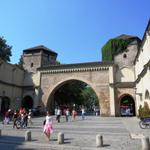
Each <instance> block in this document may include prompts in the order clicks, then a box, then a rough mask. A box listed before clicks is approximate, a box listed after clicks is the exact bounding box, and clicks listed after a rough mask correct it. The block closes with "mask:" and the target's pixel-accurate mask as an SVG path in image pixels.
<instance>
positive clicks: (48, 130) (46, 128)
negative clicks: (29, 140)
mask: <svg viewBox="0 0 150 150" xmlns="http://www.w3.org/2000/svg"><path fill="white" fill-rule="evenodd" d="M43 132H44V134H45V135H46V137H47V139H48V140H50V136H51V134H52V133H53V127H52V116H51V115H50V113H49V112H47V115H46V119H45V124H44V128H43Z"/></svg>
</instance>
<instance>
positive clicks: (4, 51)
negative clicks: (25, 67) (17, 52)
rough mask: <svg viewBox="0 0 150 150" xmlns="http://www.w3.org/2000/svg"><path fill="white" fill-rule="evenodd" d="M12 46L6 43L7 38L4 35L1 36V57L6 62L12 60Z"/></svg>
mask: <svg viewBox="0 0 150 150" xmlns="http://www.w3.org/2000/svg"><path fill="white" fill-rule="evenodd" d="M11 48H12V46H9V45H7V44H6V40H5V39H4V38H3V37H0V58H1V59H2V60H4V61H6V62H9V61H10V56H12V54H11Z"/></svg>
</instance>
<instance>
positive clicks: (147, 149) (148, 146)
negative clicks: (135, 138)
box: [142, 136, 150, 150]
mask: <svg viewBox="0 0 150 150" xmlns="http://www.w3.org/2000/svg"><path fill="white" fill-rule="evenodd" d="M142 150H150V143H149V137H148V136H146V137H145V136H144V137H143V138H142Z"/></svg>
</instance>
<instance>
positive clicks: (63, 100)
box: [54, 80, 86, 105]
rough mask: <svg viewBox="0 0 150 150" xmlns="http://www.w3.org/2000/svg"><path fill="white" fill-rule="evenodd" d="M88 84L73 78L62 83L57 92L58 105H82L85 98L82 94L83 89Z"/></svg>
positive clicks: (56, 100)
mask: <svg viewBox="0 0 150 150" xmlns="http://www.w3.org/2000/svg"><path fill="white" fill-rule="evenodd" d="M85 86H86V84H85V83H83V82H80V81H76V80H72V81H70V82H68V83H66V84H64V85H62V86H61V87H60V88H59V89H58V90H57V91H56V93H55V96H54V97H55V102H56V103H57V105H65V104H69V105H73V104H74V103H75V104H76V105H81V104H82V103H83V102H82V101H83V99H82V98H81V96H80V93H81V91H82V90H83V89H84V88H85Z"/></svg>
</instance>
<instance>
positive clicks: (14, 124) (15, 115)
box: [13, 110, 19, 128]
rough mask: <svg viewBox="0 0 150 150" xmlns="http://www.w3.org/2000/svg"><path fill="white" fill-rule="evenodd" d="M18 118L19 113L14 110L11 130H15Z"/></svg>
mask: <svg viewBox="0 0 150 150" xmlns="http://www.w3.org/2000/svg"><path fill="white" fill-rule="evenodd" d="M18 116H19V112H18V111H17V110H15V111H14V114H13V128H17V124H16V121H17V119H18Z"/></svg>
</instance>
